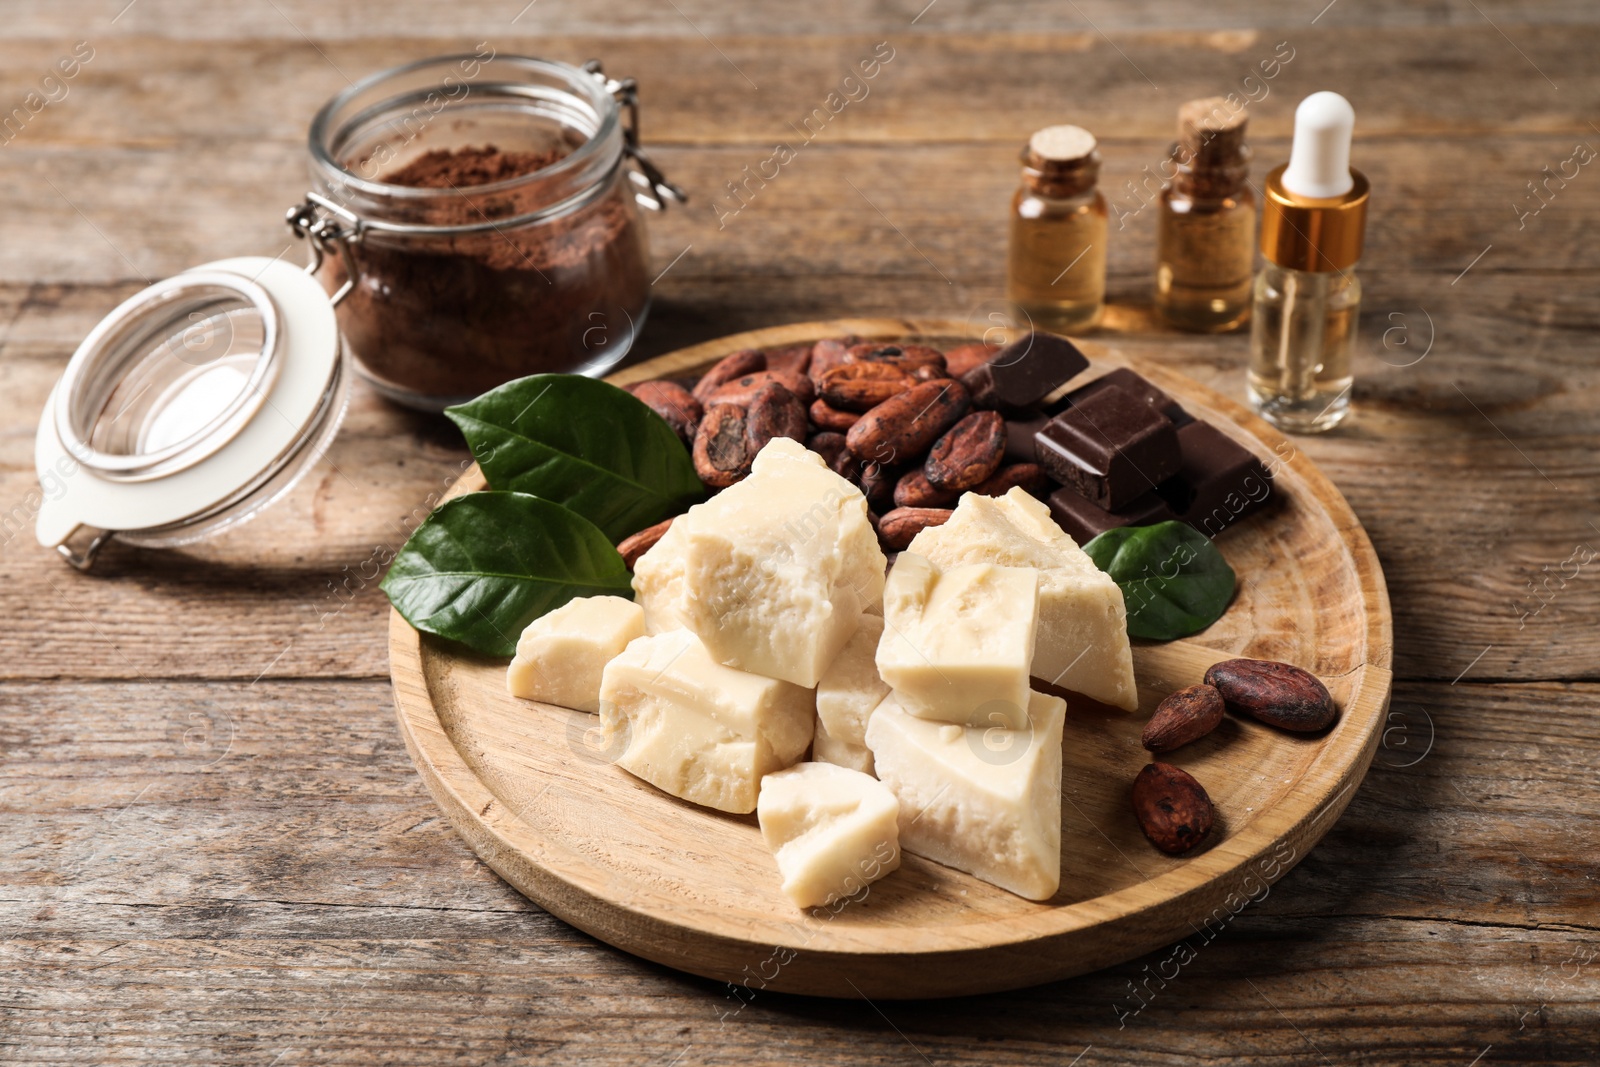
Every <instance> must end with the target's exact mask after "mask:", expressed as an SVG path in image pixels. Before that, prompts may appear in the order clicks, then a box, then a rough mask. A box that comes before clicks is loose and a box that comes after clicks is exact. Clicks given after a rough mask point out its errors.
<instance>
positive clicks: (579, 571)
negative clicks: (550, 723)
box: [382, 493, 633, 656]
mask: <svg viewBox="0 0 1600 1067" xmlns="http://www.w3.org/2000/svg"><path fill="white" fill-rule="evenodd" d="M382 588H383V591H384V592H385V593H387V594H388V596H389V603H391V604H393V605H394V606H395V610H396V611H398V612H400V614H401V615H402V616H404V617H405V620H406V621H407V622H409V623H410V624H411V625H412V626H415V627H416V628H417V629H419V630H423V631H425V632H427V633H430V634H437V635H438V636H440V637H445V638H449V639H450V640H452V641H459V642H461V643H462V644H464V645H466V646H467V647H469V648H472V649H476V650H477V651H479V652H485V653H488V654H489V655H491V656H510V655H513V654H514V653H515V652H516V650H517V638H518V637H519V636H520V635H521V634H522V628H523V627H524V626H527V625H528V623H530V622H532V621H533V620H534V619H537V618H538V617H539V616H541V615H543V614H545V613H546V612H548V611H553V610H555V609H556V608H559V607H560V606H561V605H563V604H565V603H566V602H567V601H569V600H572V599H573V598H575V597H580V596H601V595H605V594H611V595H614V596H621V597H627V598H628V599H630V600H631V599H633V588H632V585H631V584H630V579H629V575H628V568H627V567H625V566H624V565H623V563H622V556H621V554H620V553H618V552H617V550H616V549H615V548H613V547H612V546H611V542H610V541H608V540H607V539H606V535H605V534H604V533H602V532H601V531H600V530H599V528H598V527H596V526H595V525H594V524H593V523H591V522H589V520H587V519H585V518H583V517H582V516H579V515H576V514H574V513H573V512H571V511H568V510H567V509H566V508H564V507H562V506H561V505H560V504H553V503H551V502H550V501H548V500H541V499H539V498H538V497H536V496H528V495H527V494H525V493H468V494H466V495H465V496H458V497H456V498H455V499H454V500H447V501H445V502H444V503H443V504H441V505H439V507H438V508H436V509H434V512H433V514H432V515H429V516H428V518H427V519H426V520H424V522H423V523H422V525H421V526H418V527H417V529H416V532H415V533H413V534H412V535H411V537H410V539H409V540H407V541H406V543H405V547H404V548H402V549H400V552H399V554H398V555H396V556H395V558H394V562H393V563H392V564H391V565H390V567H389V573H388V575H387V576H385V577H384V579H383V586H382Z"/></svg>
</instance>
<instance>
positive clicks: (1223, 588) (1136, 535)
mask: <svg viewBox="0 0 1600 1067" xmlns="http://www.w3.org/2000/svg"><path fill="white" fill-rule="evenodd" d="M1083 550H1084V551H1085V552H1087V553H1088V554H1089V558H1090V559H1092V560H1094V565H1095V566H1096V567H1099V568H1100V569H1101V570H1103V571H1105V572H1106V573H1107V574H1109V575H1110V576H1111V578H1112V580H1113V581H1115V582H1116V583H1117V585H1118V586H1120V587H1121V588H1122V599H1123V600H1124V601H1125V602H1126V603H1127V605H1128V635H1129V636H1130V637H1146V638H1151V639H1153V640H1156V641H1171V640H1174V639H1176V638H1179V637H1188V636H1189V635H1190V634H1192V633H1196V632H1198V631H1200V630H1204V629H1205V628H1206V627H1207V626H1210V625H1211V624H1212V623H1214V622H1216V621H1217V620H1218V619H1220V618H1222V613H1223V612H1224V611H1226V610H1228V602H1229V601H1231V600H1232V599H1233V587H1234V574H1233V568H1232V567H1230V566H1228V561H1227V560H1225V559H1223V558H1222V553H1221V552H1218V551H1217V546H1216V545H1214V544H1212V543H1211V541H1210V539H1209V538H1207V537H1206V536H1205V535H1204V534H1202V533H1200V532H1199V531H1198V530H1196V529H1195V528H1194V527H1192V526H1188V525H1186V524H1184V523H1181V522H1160V523H1157V524H1156V525H1154V526H1124V527H1123V528H1121V529H1118V530H1107V531H1106V532H1105V533H1103V534H1101V535H1100V536H1099V537H1096V538H1095V539H1094V540H1092V541H1090V542H1089V543H1088V544H1086V545H1084V546H1083Z"/></svg>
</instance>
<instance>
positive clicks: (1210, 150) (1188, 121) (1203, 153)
mask: <svg viewBox="0 0 1600 1067" xmlns="http://www.w3.org/2000/svg"><path fill="white" fill-rule="evenodd" d="M1249 122H1250V115H1249V113H1248V112H1247V111H1246V110H1245V109H1244V108H1243V107H1239V106H1237V105H1230V104H1229V103H1228V99H1227V97H1223V96H1207V97H1202V98H1201V99H1199V100H1190V101H1187V102H1186V103H1185V104H1184V105H1183V106H1182V107H1180V108H1179V109H1178V143H1177V145H1176V146H1175V147H1174V149H1173V157H1174V159H1175V160H1176V162H1177V164H1178V176H1177V178H1176V179H1175V180H1174V184H1175V185H1176V186H1177V187H1178V188H1179V189H1180V190H1182V191H1184V192H1187V193H1189V194H1191V195H1193V196H1199V197H1225V196H1233V195H1235V194H1236V193H1237V192H1239V190H1241V189H1242V188H1244V185H1245V181H1246V179H1247V178H1248V177H1249V174H1250V146H1249V145H1247V144H1245V140H1244V137H1245V129H1246V127H1247V126H1248V124H1249Z"/></svg>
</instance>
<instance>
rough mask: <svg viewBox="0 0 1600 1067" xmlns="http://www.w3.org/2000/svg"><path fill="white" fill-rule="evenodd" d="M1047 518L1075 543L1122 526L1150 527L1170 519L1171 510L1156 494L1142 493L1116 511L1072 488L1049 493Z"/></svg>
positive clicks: (1082, 542)
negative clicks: (1053, 521) (1053, 520)
mask: <svg viewBox="0 0 1600 1067" xmlns="http://www.w3.org/2000/svg"><path fill="white" fill-rule="evenodd" d="M1049 503H1050V517H1051V518H1053V519H1055V520H1056V525H1057V526H1059V527H1061V528H1062V529H1063V530H1065V531H1067V533H1068V534H1070V535H1071V536H1072V539H1073V540H1074V541H1076V542H1078V544H1080V545H1083V544H1088V543H1089V542H1090V541H1093V540H1094V539H1095V538H1096V537H1099V536H1100V535H1101V534H1103V533H1105V532H1106V531H1107V530H1118V529H1121V528H1122V527H1124V526H1154V525H1155V524H1156V523H1158V522H1166V521H1167V520H1168V519H1171V518H1173V517H1174V516H1173V514H1172V509H1171V508H1169V507H1168V506H1167V502H1166V501H1165V500H1163V499H1162V498H1161V497H1160V496H1159V495H1157V494H1156V493H1153V492H1152V493H1146V494H1144V495H1143V496H1141V497H1138V498H1137V499H1135V500H1134V501H1133V502H1132V503H1130V504H1125V505H1123V506H1122V507H1120V508H1118V509H1117V510H1116V511H1107V510H1106V509H1105V508H1103V507H1101V506H1100V505H1099V504H1096V503H1095V502H1094V501H1092V500H1090V499H1088V498H1087V497H1085V496H1084V495H1083V494H1082V493H1080V492H1078V491H1077V490H1076V489H1066V488H1063V489H1057V490H1056V491H1055V492H1053V493H1051V494H1050V501H1049Z"/></svg>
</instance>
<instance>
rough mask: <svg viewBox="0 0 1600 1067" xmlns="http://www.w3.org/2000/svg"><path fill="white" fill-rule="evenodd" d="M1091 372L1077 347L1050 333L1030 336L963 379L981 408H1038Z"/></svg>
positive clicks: (1015, 342)
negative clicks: (1050, 396)
mask: <svg viewBox="0 0 1600 1067" xmlns="http://www.w3.org/2000/svg"><path fill="white" fill-rule="evenodd" d="M1088 369H1089V360H1088V359H1087V358H1085V356H1084V354H1083V353H1082V352H1079V351H1078V346H1077V345H1075V344H1073V343H1072V342H1071V341H1069V340H1067V339H1066V338H1065V337H1057V336H1056V335H1055V334H1051V333H1028V334H1024V335H1023V336H1021V337H1019V338H1017V339H1016V340H1015V341H1012V342H1011V343H1010V344H1008V345H1006V346H1005V347H1004V348H1002V349H1001V350H1000V351H998V352H996V353H995V354H994V355H993V356H991V357H990V358H989V361H988V362H987V363H980V364H979V365H978V366H977V367H974V368H973V369H972V370H970V371H968V372H967V374H966V376H965V377H963V379H962V384H964V385H965V386H966V387H967V388H968V389H969V390H971V392H972V400H973V403H974V404H976V405H977V406H978V407H981V408H995V407H1011V408H1023V407H1027V406H1028V405H1030V404H1037V403H1038V402H1039V401H1041V400H1043V399H1044V398H1045V397H1047V396H1049V395H1050V394H1051V393H1053V392H1055V391H1056V390H1057V389H1059V388H1061V387H1062V386H1063V385H1066V384H1067V383H1068V382H1070V381H1071V380H1072V379H1074V378H1076V377H1077V376H1078V375H1080V374H1082V373H1083V372H1084V371H1086V370H1088Z"/></svg>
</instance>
